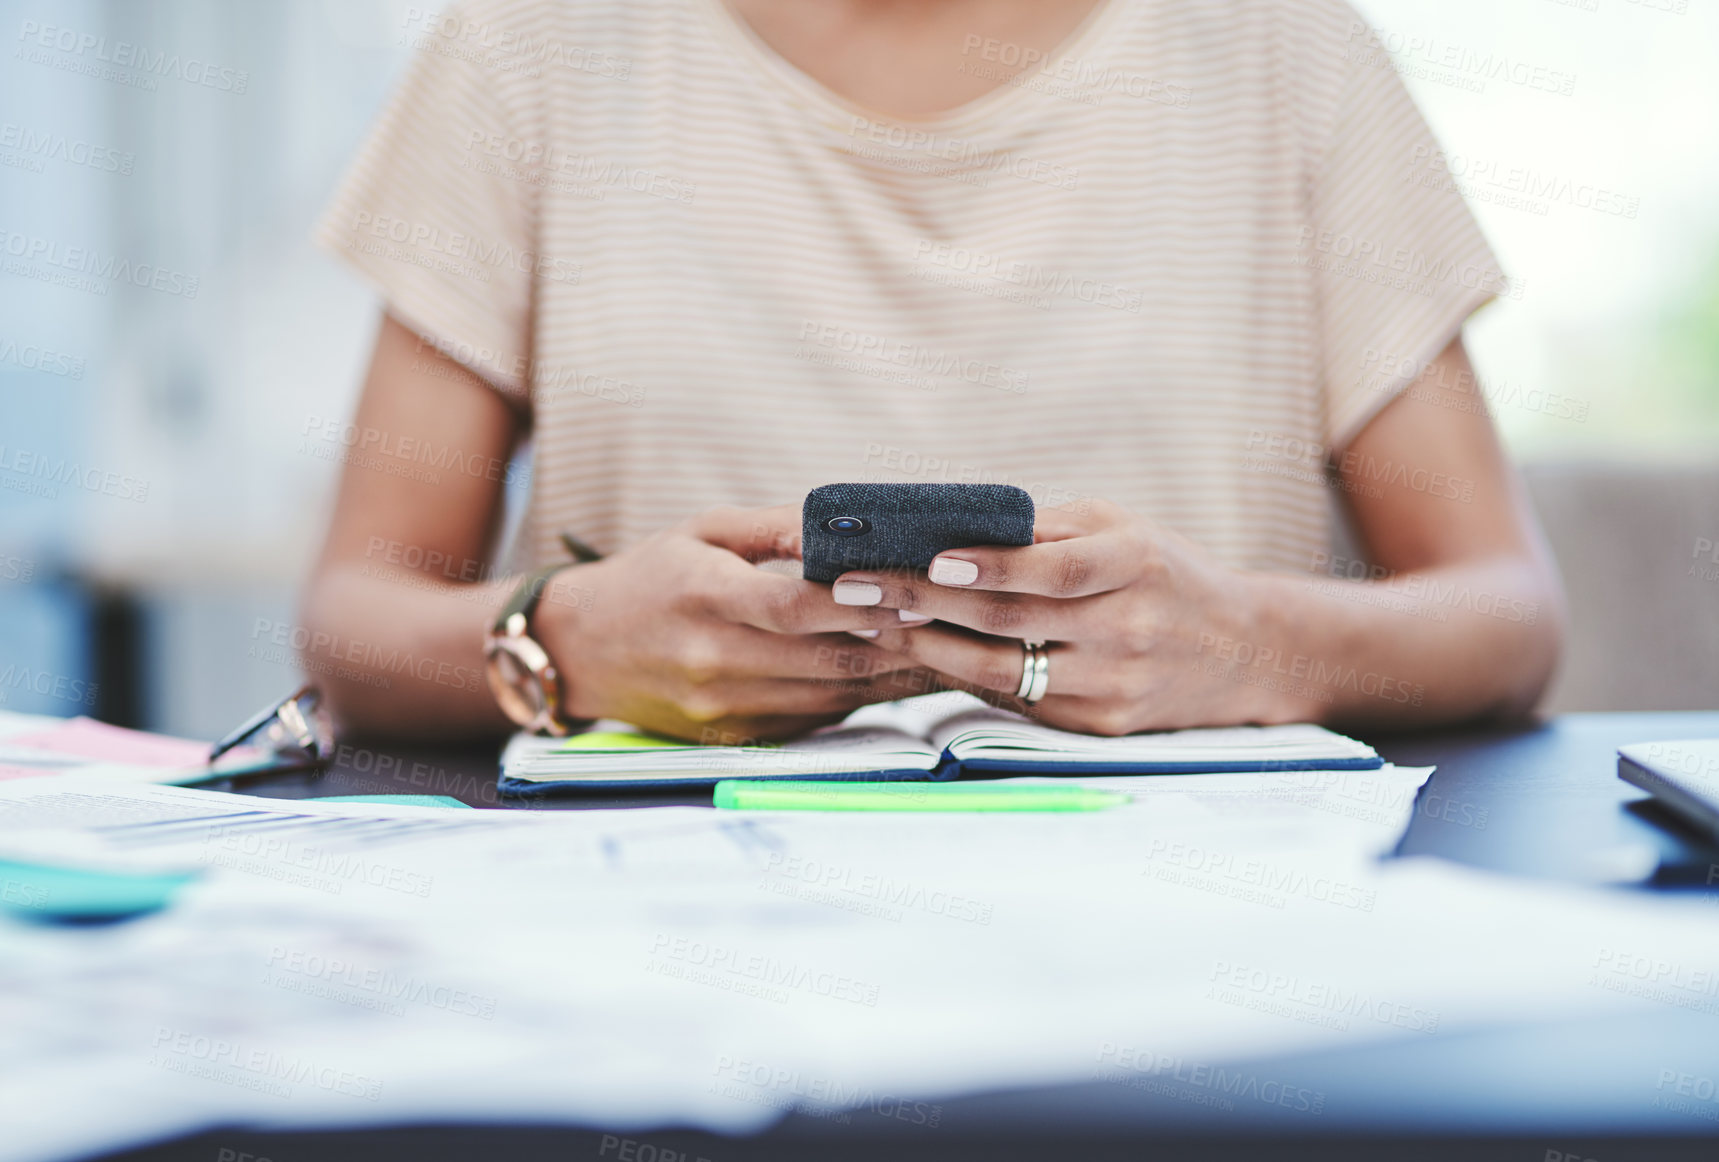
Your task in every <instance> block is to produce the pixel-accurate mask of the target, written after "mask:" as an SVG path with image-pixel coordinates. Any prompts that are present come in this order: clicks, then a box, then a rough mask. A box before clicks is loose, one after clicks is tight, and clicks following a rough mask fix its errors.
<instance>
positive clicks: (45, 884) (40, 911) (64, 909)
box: [0, 860, 197, 923]
mask: <svg viewBox="0 0 1719 1162" xmlns="http://www.w3.org/2000/svg"><path fill="white" fill-rule="evenodd" d="M196 878H197V873H196V872H194V871H187V872H127V871H102V870H97V869H94V868H77V867H58V866H54V865H52V864H38V863H18V862H16V861H13V860H0V910H3V911H5V912H6V913H7V914H8V915H11V916H15V917H17V918H19V919H26V920H40V921H43V922H46V923H55V922H61V923H93V922H98V921H103V920H124V919H127V918H129V917H132V916H141V915H144V914H145V913H148V912H155V911H159V910H160V909H162V908H165V907H166V906H167V905H168V904H170V903H172V902H173V897H174V895H175V894H176V893H177V892H178V891H179V889H180V888H182V887H184V886H185V885H186V884H188V883H190V882H191V881H192V880H194V879H196Z"/></svg>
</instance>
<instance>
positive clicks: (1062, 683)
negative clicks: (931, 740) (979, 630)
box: [877, 626, 1098, 698]
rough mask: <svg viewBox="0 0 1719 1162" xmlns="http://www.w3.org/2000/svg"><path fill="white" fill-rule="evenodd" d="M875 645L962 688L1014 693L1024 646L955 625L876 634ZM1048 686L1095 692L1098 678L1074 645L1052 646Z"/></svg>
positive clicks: (1018, 684)
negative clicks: (967, 631) (975, 633)
mask: <svg viewBox="0 0 1719 1162" xmlns="http://www.w3.org/2000/svg"><path fill="white" fill-rule="evenodd" d="M877 644H878V645H879V646H880V647H881V648H883V649H886V650H891V651H894V652H897V653H899V654H900V655H901V656H902V657H905V658H911V659H912V660H913V661H914V662H916V663H918V664H919V665H920V666H923V667H924V668H926V669H931V670H936V671H937V672H938V673H940V674H944V675H947V676H948V677H950V678H953V679H955V680H956V681H957V682H958V683H961V684H962V685H963V687H964V688H969V689H973V688H976V690H974V692H977V691H989V692H990V693H992V694H1002V695H1006V696H1007V697H1009V698H1016V697H1017V695H1018V693H1019V691H1020V688H1021V681H1022V678H1023V677H1024V676H1025V672H1026V657H1027V653H1026V650H1025V649H1023V648H1022V646H1021V643H1020V642H1018V641H1012V640H1009V639H1007V638H1004V639H998V638H992V637H982V636H978V635H974V634H970V633H963V632H961V631H959V630H952V629H944V628H941V627H939V626H928V627H926V628H925V629H916V630H896V631H894V632H893V633H883V634H879V635H878V638H877ZM1049 654H1050V656H1049V658H1048V661H1047V664H1048V666H1049V672H1048V678H1049V684H1048V686H1047V689H1054V690H1056V692H1057V693H1058V694H1064V695H1086V694H1091V693H1095V692H1096V689H1097V686H1098V683H1096V682H1095V681H1094V680H1093V675H1092V674H1091V672H1090V667H1088V666H1087V665H1086V663H1085V661H1084V659H1083V657H1082V651H1081V650H1079V649H1078V648H1076V647H1070V646H1053V647H1051V648H1050V650H1049Z"/></svg>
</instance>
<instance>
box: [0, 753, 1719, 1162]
mask: <svg viewBox="0 0 1719 1162" xmlns="http://www.w3.org/2000/svg"><path fill="white" fill-rule="evenodd" d="M1427 773H1428V772H1427V771H1425V770H1402V769H1397V768H1388V767H1387V768H1385V769H1383V770H1379V771H1364V772H1355V771H1350V772H1323V773H1322V772H1294V773H1278V774H1257V775H1254V774H1250V775H1200V776H1178V777H1175V778H1162V779H1153V778H1149V777H1148V778H1112V779H1105V778H1090V779H1082V780H1080V781H1081V782H1083V783H1089V784H1091V785H1095V786H1108V787H1118V788H1120V789H1123V790H1126V791H1128V792H1129V793H1130V794H1131V795H1133V800H1132V802H1130V803H1129V804H1128V805H1126V806H1123V807H1119V808H1116V809H1113V810H1109V811H1099V812H1091V813H1082V814H1043V815H1030V814H977V815H965V816H949V815H922V814H896V815H875V814H866V815H853V814H841V813H829V814H822V813H815V812H783V813H762V812H728V811H711V810H707V809H699V808H664V809H657V810H650V811H578V812H457V813H456V812H451V811H450V812H439V811H437V810H434V809H427V808H386V807H371V806H370V805H367V804H362V805H361V804H349V805H317V804H304V803H298V802H287V801H271V800H263V799H256V798H243V797H238V796H229V795H218V794H211V793H205V792H191V791H185V790H181V789H175V788H160V787H129V786H128V787H115V786H106V785H104V786H102V787H100V788H84V787H77V786H74V785H71V784H69V783H67V782H66V781H63V780H27V781H24V780H21V781H16V782H12V783H10V784H7V785H5V786H0V860H4V859H7V858H25V857H28V858H35V859H40V858H43V852H44V849H45V844H46V843H47V841H48V840H49V839H51V838H52V837H55V836H66V835H70V834H72V833H73V832H68V831H67V830H66V828H67V826H68V825H70V826H71V827H72V828H73V829H74V831H76V832H77V833H80V834H82V835H83V836H84V838H83V839H82V840H80V841H79V842H80V843H82V844H83V845H84V850H90V849H93V848H101V849H103V850H106V851H108V852H109V853H110V858H114V859H122V858H123V859H132V860H138V861H146V862H147V861H155V862H156V863H163V862H165V863H172V864H173V865H175V866H180V867H197V868H201V869H202V870H203V873H204V874H203V875H202V877H201V878H200V879H199V880H198V881H197V882H195V883H193V884H192V885H191V886H190V887H189V888H187V889H186V890H185V893H184V895H183V897H182V898H181V899H180V900H179V901H178V902H177V903H176V904H174V905H173V906H172V907H171V908H169V909H168V910H166V911H164V912H162V913H160V914H158V915H155V916H152V917H147V918H144V919H141V920H136V921H131V922H128V923H124V924H119V925H115V926H111V927H106V928H83V929H73V928H54V927H45V926H41V925H32V924H29V923H27V922H24V921H18V920H13V921H8V922H4V924H3V926H0V1125H3V1126H5V1127H6V1133H5V1134H3V1135H0V1162H12V1160H15V1159H18V1160H21V1159H49V1158H69V1157H72V1156H76V1155H78V1154H83V1153H89V1152H93V1151H96V1150H101V1149H112V1148H115V1147H118V1146H122V1145H126V1144H130V1143H133V1142H136V1141H139V1140H141V1139H143V1138H146V1137H150V1136H160V1135H166V1134H176V1133H184V1132H190V1131H193V1130H196V1129H199V1128H202V1127H206V1126H209V1125H212V1124H217V1123H234V1122H242V1123H264V1124H271V1125H295V1126H297V1125H319V1126H330V1125H364V1124H375V1123H380V1122H399V1121H403V1120H411V1119H425V1120H429V1119H434V1120H441V1121H446V1120H450V1119H470V1120H479V1121H481V1120H498V1121H505V1120H528V1119H529V1120H535V1121H557V1120H568V1121H581V1122H585V1123H588V1124H592V1125H596V1126H600V1127H603V1128H606V1129H615V1130H624V1129H628V1128H647V1127H650V1126H653V1125H658V1124H664V1123H675V1124H692V1125H702V1126H708V1127H712V1128H717V1129H724V1130H731V1131H741V1130H746V1129H750V1128H756V1127H758V1126H760V1125H763V1124H765V1123H767V1122H768V1121H770V1120H772V1119H774V1118H775V1117H778V1116H780V1114H781V1113H783V1112H784V1111H786V1110H788V1109H792V1108H801V1109H808V1110H812V1111H814V1112H821V1113H823V1114H825V1115H827V1116H830V1117H841V1116H843V1115H842V1114H841V1110H842V1109H843V1108H844V1107H849V1106H859V1107H865V1106H871V1107H874V1108H881V1107H884V1106H887V1107H888V1108H892V1109H898V1110H904V1111H907V1114H906V1117H907V1120H910V1121H911V1120H914V1119H916V1118H924V1119H932V1118H934V1117H936V1116H938V1113H937V1111H938V1110H940V1108H941V1107H940V1103H941V1102H943V1101H945V1100H947V1099H948V1098H950V1097H952V1096H955V1095H958V1094H963V1093H968V1092H973V1091H975V1090H979V1089H984V1088H991V1087H1000V1086H1019V1085H1031V1084H1057V1083H1066V1082H1071V1081H1086V1080H1094V1079H1099V1080H1105V1081H1111V1082H1115V1083H1116V1084H1123V1085H1129V1084H1139V1083H1140V1082H1141V1080H1142V1079H1143V1078H1144V1079H1147V1080H1149V1079H1150V1077H1151V1070H1152V1069H1153V1068H1155V1066H1154V1064H1153V1063H1154V1062H1158V1061H1161V1060H1164V1059H1169V1058H1174V1059H1178V1060H1182V1061H1192V1062H1204V1063H1210V1064H1217V1063H1221V1062H1229V1061H1236V1060H1240V1059H1246V1058H1251V1057H1259V1056H1264V1055H1268V1054H1274V1053H1279V1052H1288V1051H1296V1050H1303V1049H1311V1048H1317V1047H1321V1046H1343V1045H1363V1044H1367V1043H1370V1042H1374V1041H1384V1040H1390V1039H1418V1038H1436V1037H1440V1036H1443V1035H1445V1034H1446V1033H1448V1032H1451V1031H1455V1030H1462V1029H1468V1028H1475V1027H1480V1026H1485V1025H1489V1024H1495V1023H1499V1022H1518V1021H1532V1020H1541V1019H1556V1018H1560V1017H1569V1016H1588V1015H1594V1014H1604V1013H1613V1012H1622V1011H1629V1010H1632V1009H1635V1010H1654V1009H1656V1008H1657V1007H1658V1006H1662V1005H1665V1004H1667V1003H1687V1004H1690V1005H1702V1004H1705V1005H1709V1006H1712V1005H1714V1004H1715V1003H1716V1002H1715V1001H1714V999H1713V998H1712V997H1711V996H1706V995H1704V994H1703V993H1702V992H1701V991H1700V989H1701V986H1700V984H1699V982H1700V980H1702V979H1709V978H1703V977H1700V976H1697V975H1693V974H1695V973H1696V972H1698V971H1699V970H1702V969H1703V968H1711V967H1712V966H1714V965H1719V931H1716V930H1715V928H1714V926H1713V925H1712V924H1711V923H1708V922H1706V921H1708V920H1710V918H1711V917H1710V916H1709V915H1706V914H1705V913H1706V912H1707V911H1708V910H1707V909H1703V908H1701V907H1700V906H1699V905H1693V904H1682V903H1678V902H1674V901H1664V900H1658V899H1652V898H1646V897H1643V896H1639V895H1632V896H1625V895H1623V894H1621V893H1608V892H1600V891H1594V890H1588V889H1572V888H1562V887H1557V886H1553V885H1546V884H1529V883H1523V882H1517V881H1511V880H1507V879H1503V878H1500V877H1496V876H1492V875H1487V874H1482V873H1478V872H1473V871H1468V870H1465V869H1461V868H1457V867H1455V866H1452V865H1448V864H1444V863H1441V862H1437V861H1432V860H1420V859H1417V860H1406V861H1404V860H1395V861H1393V860H1385V861H1381V860H1380V858H1379V856H1380V854H1381V853H1382V852H1385V851H1388V850H1389V849H1390V848H1391V846H1392V845H1393V844H1394V843H1395V841H1396V839H1397V837H1398V836H1399V835H1400V834H1401V832H1402V830H1403V828H1404V827H1405V826H1406V824H1407V822H1408V820H1409V817H1410V813H1411V811H1412V810H1413V802H1414V796H1415V792H1416V790H1417V789H1418V788H1419V787H1420V785H1421V783H1422V782H1423V781H1424V780H1425V778H1426V776H1427ZM70 794H85V795H88V794H99V795H100V796H102V797H103V798H102V801H101V802H97V803H84V804H76V803H73V802H71V801H68V800H67V799H66V798H65V796H66V795H70ZM80 820H82V821H83V823H84V824H90V823H94V824H97V825H98V826H95V827H91V826H80ZM8 853H11V854H10V855H9V854H8ZM0 878H3V876H0ZM0 887H3V885H0ZM1643 958H1647V962H1649V963H1663V964H1669V965H1672V966H1682V967H1683V968H1684V969H1686V970H1687V971H1686V972H1684V973H1683V974H1682V975H1681V976H1678V975H1676V974H1673V976H1672V977H1670V978H1668V980H1669V981H1670V983H1668V984H1665V985H1664V987H1662V988H1661V989H1660V990H1659V992H1658V993H1656V994H1652V995H1636V994H1640V993H1641V992H1642V990H1640V989H1637V988H1634V987H1633V986H1634V983H1635V978H1634V977H1633V975H1632V973H1633V971H1634V968H1635V966H1636V965H1638V964H1639V963H1641V962H1642V959H1643ZM1679 990H1681V991H1679ZM1683 993H1688V994H1689V995H1688V996H1687V997H1685V996H1683Z"/></svg>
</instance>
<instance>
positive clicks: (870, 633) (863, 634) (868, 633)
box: [848, 629, 882, 638]
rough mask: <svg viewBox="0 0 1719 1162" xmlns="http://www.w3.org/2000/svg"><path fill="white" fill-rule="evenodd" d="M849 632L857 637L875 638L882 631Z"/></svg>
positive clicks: (861, 630)
mask: <svg viewBox="0 0 1719 1162" xmlns="http://www.w3.org/2000/svg"><path fill="white" fill-rule="evenodd" d="M848 632H849V633H851V634H853V635H854V636H855V637H863V638H874V637H876V636H877V635H878V634H879V633H880V632H882V631H880V630H875V629H850V630H848Z"/></svg>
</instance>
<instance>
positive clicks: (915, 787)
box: [712, 779, 1129, 811]
mask: <svg viewBox="0 0 1719 1162" xmlns="http://www.w3.org/2000/svg"><path fill="white" fill-rule="evenodd" d="M1128 801H1129V796H1127V795H1125V794H1123V793H1122V792H1121V791H1097V790H1093V789H1092V788H1090V787H1047V786H1041V785H1037V784H1035V785H1031V786H1020V785H1018V784H1006V783H956V784H950V783H902V782H877V783H856V782H815V781H801V780H788V779H723V780H722V781H721V782H719V783H717V784H716V791H715V794H714V795H713V796H712V802H713V803H714V805H715V806H717V807H723V808H727V809H730V810H738V811H1102V810H1104V809H1105V808H1106V807H1117V806H1120V805H1122V804H1123V803H1126V802H1128Z"/></svg>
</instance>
